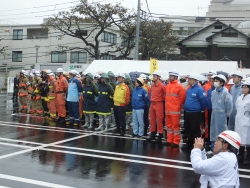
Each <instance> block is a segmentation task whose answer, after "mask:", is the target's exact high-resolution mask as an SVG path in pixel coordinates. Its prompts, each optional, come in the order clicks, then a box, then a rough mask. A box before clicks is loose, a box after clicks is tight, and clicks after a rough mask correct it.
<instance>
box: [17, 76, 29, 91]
mask: <svg viewBox="0 0 250 188" xmlns="http://www.w3.org/2000/svg"><path fill="white" fill-rule="evenodd" d="M27 82H28V79H27V78H26V77H20V78H19V90H18V92H19V95H20V96H27V95H28V90H27V85H26V83H27Z"/></svg>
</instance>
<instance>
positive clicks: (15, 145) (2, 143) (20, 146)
mask: <svg viewBox="0 0 250 188" xmlns="http://www.w3.org/2000/svg"><path fill="white" fill-rule="evenodd" d="M0 145H4V146H12V147H18V148H26V149H27V148H32V146H24V145H17V144H10V143H4V142H0Z"/></svg>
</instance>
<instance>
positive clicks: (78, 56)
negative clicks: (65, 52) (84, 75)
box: [70, 52, 87, 63]
mask: <svg viewBox="0 0 250 188" xmlns="http://www.w3.org/2000/svg"><path fill="white" fill-rule="evenodd" d="M70 63H87V53H86V52H71V56H70Z"/></svg>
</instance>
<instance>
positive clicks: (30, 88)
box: [27, 73, 36, 114]
mask: <svg viewBox="0 0 250 188" xmlns="http://www.w3.org/2000/svg"><path fill="white" fill-rule="evenodd" d="M33 82H34V74H32V73H30V74H29V82H27V86H28V94H29V96H28V100H29V101H30V110H29V113H30V114H34V113H35V112H36V99H35V97H34V88H33V86H32V83H33Z"/></svg>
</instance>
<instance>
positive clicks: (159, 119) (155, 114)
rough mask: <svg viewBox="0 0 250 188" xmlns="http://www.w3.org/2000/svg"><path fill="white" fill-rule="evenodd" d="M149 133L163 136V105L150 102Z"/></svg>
mask: <svg viewBox="0 0 250 188" xmlns="http://www.w3.org/2000/svg"><path fill="white" fill-rule="evenodd" d="M149 115H150V132H151V133H152V132H156V130H157V131H158V133H160V134H163V117H164V116H163V103H162V102H151V104H150V110H149Z"/></svg>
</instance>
